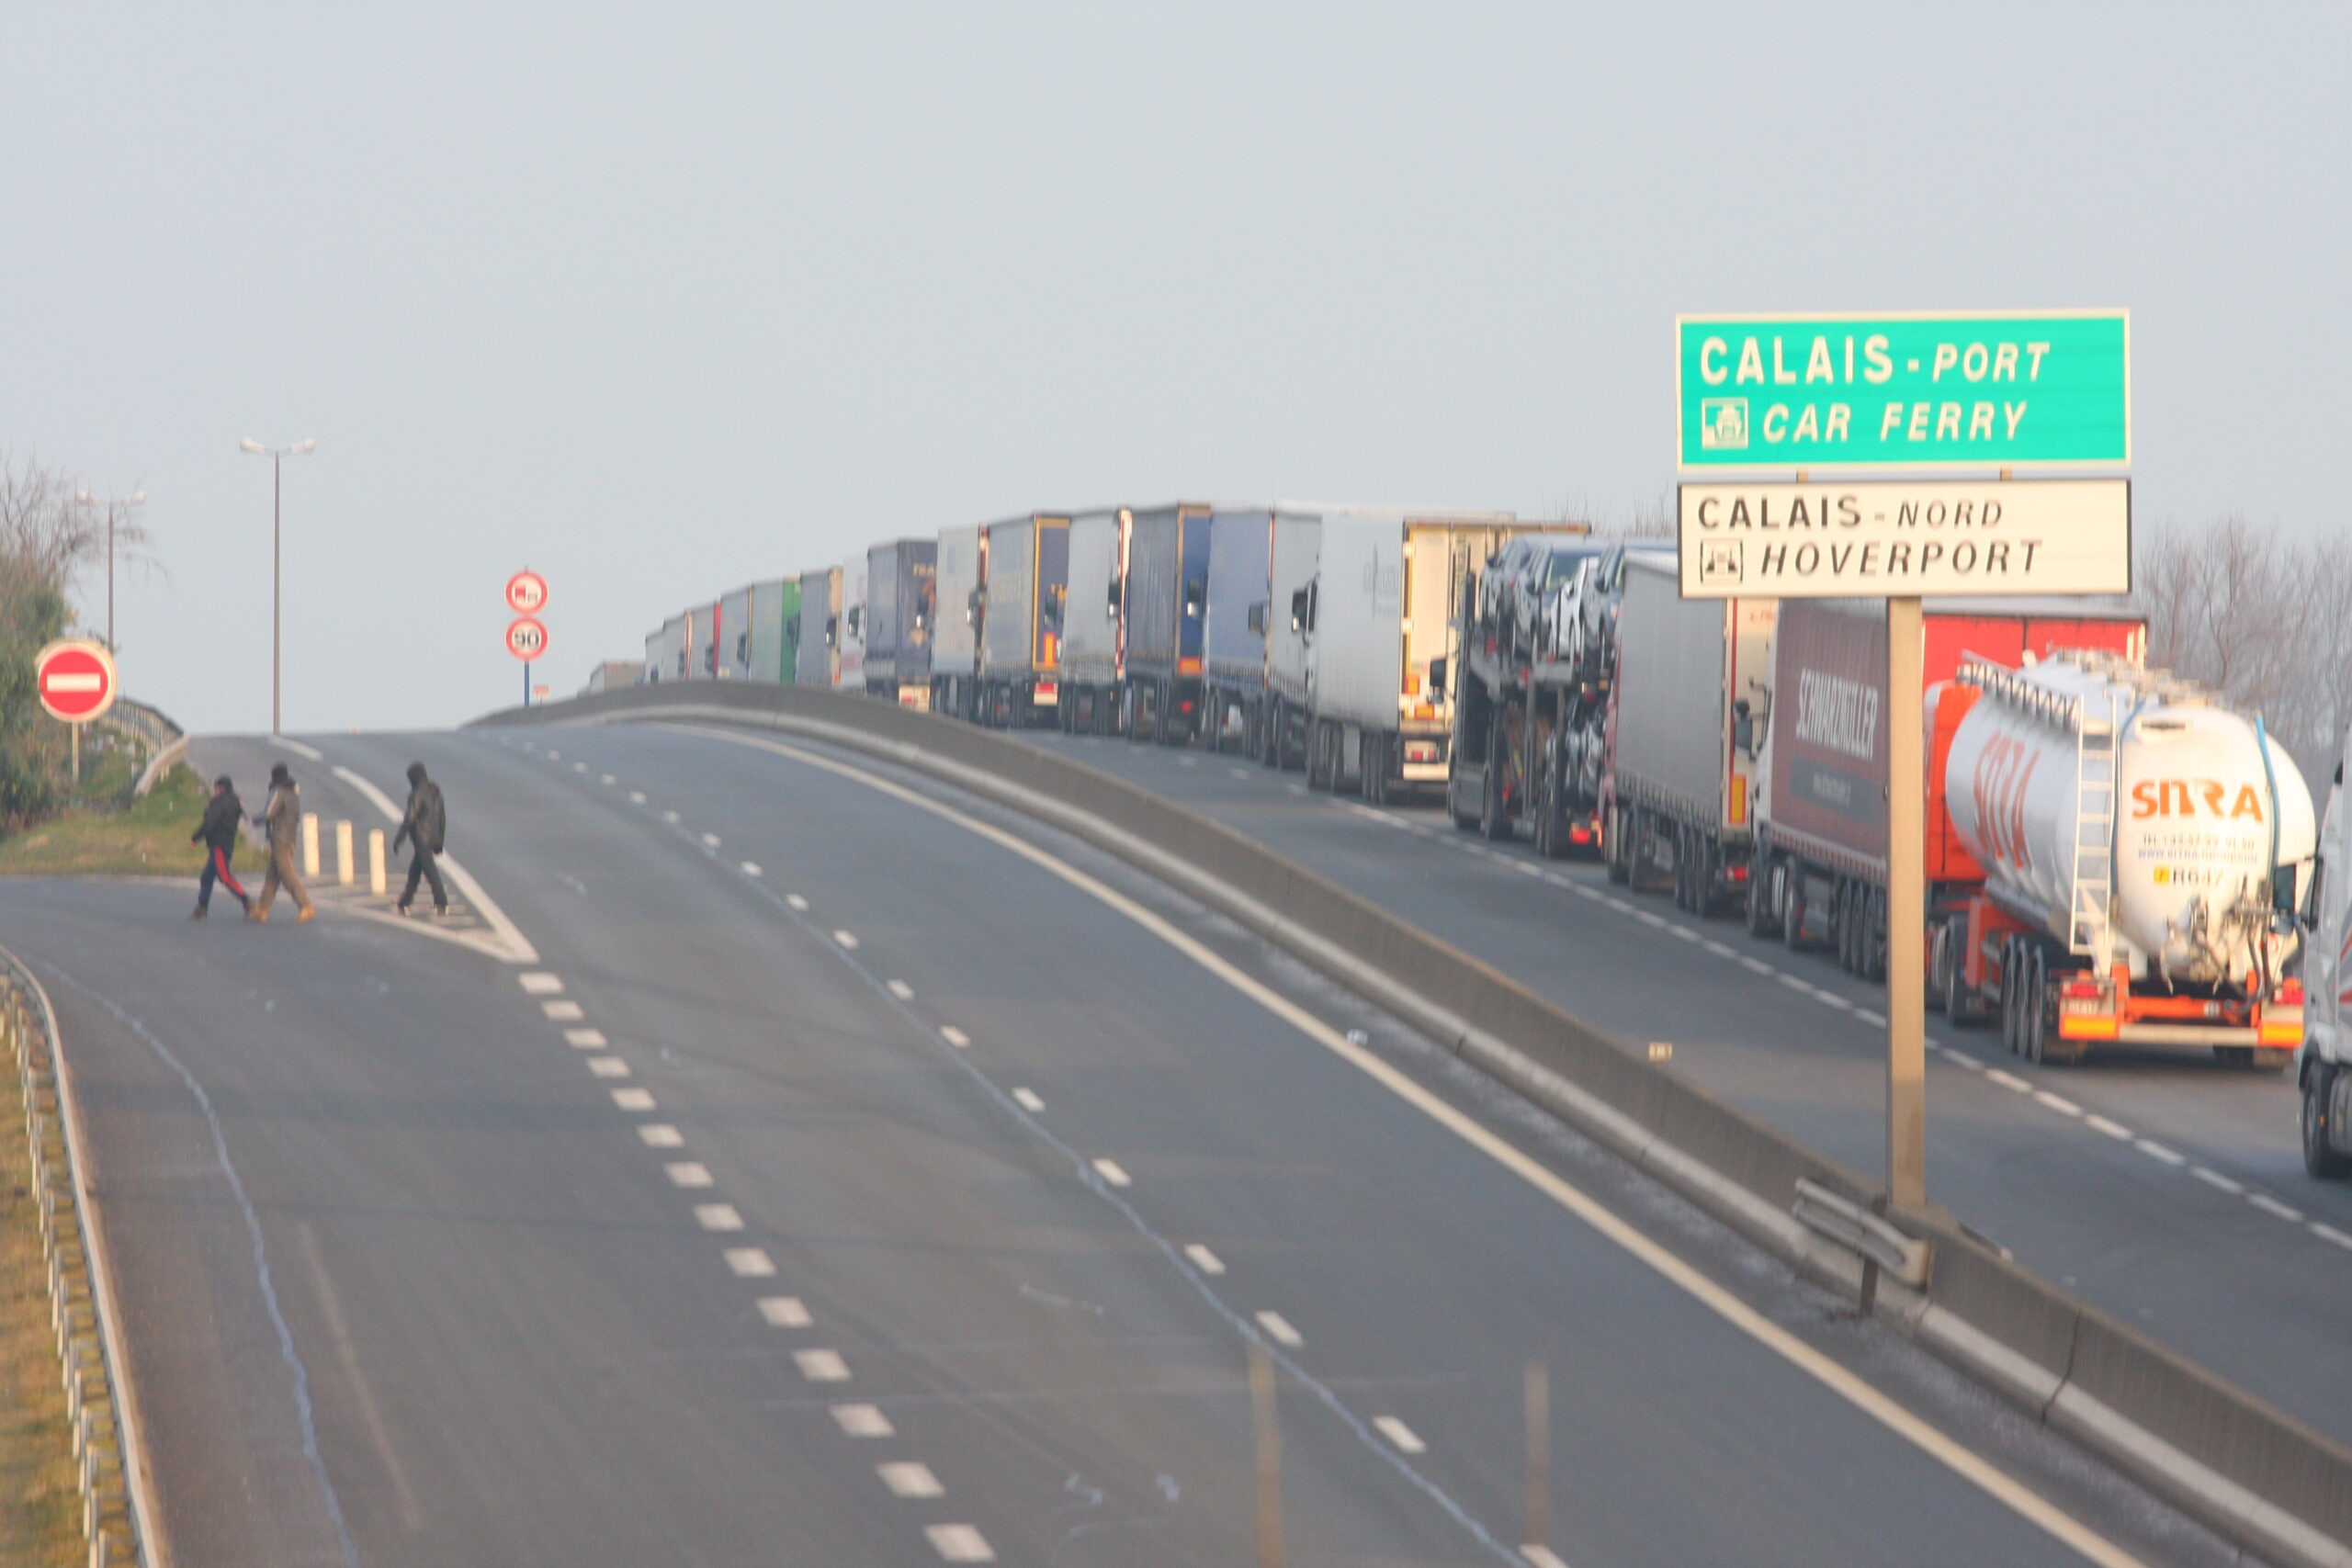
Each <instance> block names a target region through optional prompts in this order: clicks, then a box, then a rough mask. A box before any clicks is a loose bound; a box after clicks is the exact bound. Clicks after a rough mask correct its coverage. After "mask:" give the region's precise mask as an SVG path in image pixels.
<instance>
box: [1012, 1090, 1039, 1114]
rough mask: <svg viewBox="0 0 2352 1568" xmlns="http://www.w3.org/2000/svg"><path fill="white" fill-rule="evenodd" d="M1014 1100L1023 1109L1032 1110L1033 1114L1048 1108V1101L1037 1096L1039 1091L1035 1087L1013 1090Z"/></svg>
mask: <svg viewBox="0 0 2352 1568" xmlns="http://www.w3.org/2000/svg"><path fill="white" fill-rule="evenodd" d="M1012 1102H1013V1103H1014V1104H1015V1105H1018V1106H1019V1107H1021V1109H1022V1110H1023V1111H1028V1112H1030V1113H1031V1114H1032V1115H1035V1113H1036V1112H1038V1111H1043V1110H1044V1109H1046V1102H1045V1101H1044V1100H1040V1099H1038V1098H1037V1091H1036V1090H1035V1089H1014V1090H1013V1091H1012Z"/></svg>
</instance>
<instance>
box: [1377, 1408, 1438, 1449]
mask: <svg viewBox="0 0 2352 1568" xmlns="http://www.w3.org/2000/svg"><path fill="white" fill-rule="evenodd" d="M1372 1424H1373V1427H1374V1429H1375V1430H1377V1431H1378V1432H1379V1433H1380V1435H1381V1436H1382V1437H1384V1438H1387V1439H1388V1440H1389V1441H1390V1442H1392V1443H1394V1444H1396V1445H1397V1452H1399V1453H1408V1454H1418V1453H1426V1452H1428V1451H1429V1445H1428V1444H1427V1443H1425V1442H1423V1441H1421V1439H1420V1438H1419V1436H1418V1435H1417V1434H1416V1433H1415V1432H1414V1430H1413V1429H1412V1428H1411V1427H1408V1426H1406V1425H1405V1423H1404V1422H1402V1421H1400V1420H1398V1419H1397V1417H1396V1416H1374V1417H1373V1418H1372Z"/></svg>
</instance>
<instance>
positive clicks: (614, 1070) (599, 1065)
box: [588, 1056, 628, 1078]
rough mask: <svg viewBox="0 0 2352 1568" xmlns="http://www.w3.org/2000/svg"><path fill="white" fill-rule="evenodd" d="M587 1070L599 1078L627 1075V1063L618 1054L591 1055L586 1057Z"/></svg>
mask: <svg viewBox="0 0 2352 1568" xmlns="http://www.w3.org/2000/svg"><path fill="white" fill-rule="evenodd" d="M588 1070H589V1071H590V1072H592V1073H594V1074H595V1075H596V1076H597V1077H600V1078H625V1077H628V1063H627V1062H624V1061H622V1060H621V1059H620V1058H619V1057H618V1056H591V1057H589V1058H588Z"/></svg>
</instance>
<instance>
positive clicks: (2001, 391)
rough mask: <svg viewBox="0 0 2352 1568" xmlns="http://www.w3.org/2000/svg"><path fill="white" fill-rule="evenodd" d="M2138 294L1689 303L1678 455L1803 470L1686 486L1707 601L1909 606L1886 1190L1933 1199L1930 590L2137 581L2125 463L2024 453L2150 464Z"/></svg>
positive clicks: (1896, 715) (1890, 929)
mask: <svg viewBox="0 0 2352 1568" xmlns="http://www.w3.org/2000/svg"><path fill="white" fill-rule="evenodd" d="M2130 370H2131V319H2130V317H2129V315H2128V314H2127V313H2126V312H2124V311H2121V310H2078V311H2007V312H1973V311H1959V312H1943V313H1935V314H1906V315H1882V316H1854V315H1818V316H1684V317H1680V318H1678V319H1677V320H1676V321H1675V384H1676V385H1675V390H1676V401H1677V404H1678V409H1677V417H1678V422H1679V423H1678V426H1677V429H1678V448H1677V457H1678V458H1679V467H1681V468H1683V469H1685V470H1686V471H1688V470H1692V469H1700V470H1721V469H1733V468H1793V469H1795V470H1796V482H1794V483H1793V484H1792V483H1789V482H1786V481H1763V480H1740V481H1737V482H1720V483H1718V482H1704V483H1691V484H1685V485H1683V486H1681V487H1680V491H1679V502H1678V511H1679V533H1678V543H1679V568H1680V572H1681V586H1682V596H1683V597H1684V598H1686V599H1727V598H1733V597H1738V596H1743V595H1756V596H1759V597H1760V596H1765V595H1770V596H1772V597H1775V598H1782V599H1794V598H1849V597H1869V598H1878V597H1883V598H1884V599H1885V601H1886V682H1887V689H1886V723H1887V736H1886V739H1887V749H1886V754H1887V801H1886V807H1887V809H1886V830H1887V852H1886V931H1887V940H1886V1187H1887V1201H1888V1202H1889V1204H1890V1205H1892V1206H1893V1207H1894V1208H1895V1209H1898V1210H1902V1209H1912V1210H1917V1209H1920V1208H1924V1207H1925V1206H1926V1204H1927V1201H1928V1116H1927V1097H1926V1091H1927V1073H1928V1066H1927V1061H1928V1055H1927V1051H1928V1047H1927V947H1926V942H1925V941H1924V939H1923V935H1922V933H1924V932H1925V931H1926V930H1927V913H1928V911H1927V867H1926V851H1927V768H1926V750H1927V741H1926V736H1925V734H1924V733H1923V730H1924V712H1923V710H1924V706H1925V702H1924V697H1925V694H1924V692H1923V691H1922V688H1923V686H1924V685H1925V683H1926V675H1925V670H1926V640H1925V633H1924V627H1923V625H1922V617H1921V606H1920V601H1921V599H1922V598H1923V597H1924V596H1926V595H1928V594H1941V593H1973V594H2051V593H2128V592H2131V481H2130V480H2129V479H2121V478H2115V479H2025V480H2015V481H2012V480H2011V479H2010V478H2009V475H2010V472H2011V470H2012V469H2014V468H2124V467H2127V466H2128V465H2129V464H2130V462H2131V389H2130ZM1818 468H1863V469H1886V468H1930V469H1932V468H1997V469H1998V470H1999V474H2000V478H1999V479H1997V480H1984V479H1970V480H1954V479H1933V480H1928V479H1905V480H1892V481H1890V480H1868V481H1863V480H1838V479H1831V480H1829V481H1827V482H1809V474H1810V472H1811V471H1812V470H1814V469H1818Z"/></svg>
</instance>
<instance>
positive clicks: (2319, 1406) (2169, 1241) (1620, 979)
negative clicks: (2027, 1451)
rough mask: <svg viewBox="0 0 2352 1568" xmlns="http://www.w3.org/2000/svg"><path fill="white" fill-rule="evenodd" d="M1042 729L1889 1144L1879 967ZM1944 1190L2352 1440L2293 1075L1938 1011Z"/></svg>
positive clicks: (1937, 1099)
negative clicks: (2034, 1046)
mask: <svg viewBox="0 0 2352 1568" xmlns="http://www.w3.org/2000/svg"><path fill="white" fill-rule="evenodd" d="M1031 739H1035V741H1036V742H1037V743H1038V744H1040V745H1045V746H1048V747H1050V748H1052V749H1053V750H1057V751H1059V752H1061V753H1063V754H1065V755H1068V756H1071V757H1074V758H1076V759H1078V760H1079V761H1083V762H1086V763H1088V764H1090V765H1091V766H1094V767H1098V768H1102V769H1103V770H1105V771H1107V772H1109V773H1114V774H1116V775H1118V776H1120V777H1123V778H1126V779H1129V780H1131V781H1132V782H1135V783H1136V784H1143V785H1145V786H1146V787H1148V788H1151V789H1153V790H1156V791H1158V792H1160V793H1162V794H1165V795H1168V796H1169V797H1170V798H1172V799H1175V800H1179V801H1181V802H1182V803H1183V804H1185V805H1187V806H1190V807H1193V808H1195V809H1197V810H1199V811H1201V812H1203V813H1204V814H1205V815H1206V816H1208V817H1211V818H1215V819H1216V820H1217V821H1220V822H1222V823H1224V824H1226V825H1227V827H1230V828H1233V829H1237V830H1238V831H1240V832H1243V833H1247V834H1249V835H1250V836H1251V837H1252V838H1255V839H1257V840H1261V842H1263V843H1265V844H1267V845H1269V846H1270V847H1272V848H1273V849H1275V850H1278V851H1280V852H1282V853H1283V854H1285V855H1288V856H1290V857H1291V858H1292V859H1294V860H1296V861H1298V862H1299V863H1302V864H1304V865H1306V866H1308V867H1310V868H1312V869H1313V870H1315V871H1317V872H1319V873H1321V874H1323V875H1325V876H1327V877H1329V878H1330V879H1332V880H1333V881H1335V882H1338V883H1340V885H1342V886H1346V887H1349V888H1351V889H1352V890H1353V891H1355V892H1357V893H1360V894H1362V895H1363V896H1365V897H1370V898H1372V899H1374V900H1375V901H1377V902H1378V903H1380V904H1381V905H1382V906H1384V907H1385V908H1387V909H1389V910H1390V911H1391V912H1393V913H1395V914H1397V915H1399V916H1401V917H1403V918H1404V919H1408V920H1410V921H1412V922H1413V923H1414V924H1415V925H1417V926H1419V927H1420V928H1421V929H1422V930H1424V931H1430V932H1431V933H1433V934H1434V935H1437V936H1439V937H1442V938H1443V939H1444V940H1446V941H1447V942H1453V943H1454V944H1455V945H1456V946H1458V947H1460V948H1462V949H1463V950H1464V952H1467V953H1472V954H1474V955H1476V957H1478V958H1480V959H1482V960H1484V961H1486V962H1487V963H1488V964H1493V965H1495V966H1496V967H1497V968H1498V969H1500V970H1502V971H1503V972H1504V973H1506V974H1508V975H1510V976H1512V977H1513V978H1515V979H1517V980H1519V981H1521V983H1522V984H1525V985H1527V986H1529V987H1532V988H1533V989H1535V990H1537V991H1539V992H1541V993H1543V994H1544V995H1545V996H1547V997H1549V998H1552V999H1553V1000H1555V1001H1556V1002H1558V1003H1559V1004H1560V1005H1562V1006H1563V1007H1566V1009H1568V1010H1570V1011H1572V1012H1574V1013H1576V1014H1577V1016H1578V1017H1580V1018H1583V1019H1585V1020H1586V1021H1589V1022H1590V1023H1593V1024H1595V1025H1597V1026H1598V1027H1600V1028H1602V1029H1605V1030H1608V1031H1610V1032H1612V1033H1614V1034H1616V1035H1618V1036H1620V1037H1621V1038H1623V1039H1625V1040H1627V1041H1630V1042H1634V1043H1647V1042H1651V1041H1661V1042H1666V1043H1670V1044H1671V1045H1672V1046H1673V1050H1674V1056H1673V1062H1674V1068H1675V1070H1676V1071H1679V1072H1681V1073H1684V1074H1686V1075H1687V1076H1689V1077H1691V1078H1692V1079H1693V1080H1694V1081H1696V1082H1698V1083H1700V1084H1702V1085H1704V1086H1705V1087H1707V1088H1708V1089H1713V1090H1714V1091H1715V1092H1717V1093H1719V1094H1721V1095H1723V1096H1724V1097H1725V1098H1726V1099H1728V1100H1732V1101H1733V1102H1734V1103H1736V1104H1737V1105H1739V1106H1741V1107H1743V1108H1744V1109H1746V1110H1747V1111H1752V1112H1754V1113H1755V1114H1757V1115H1758V1116H1760V1117H1762V1118H1763V1119H1764V1120H1766V1121H1768V1122H1771V1123H1772V1124H1773V1125H1775V1126H1778V1127H1781V1128H1782V1129H1785V1130H1786V1131H1788V1132H1790V1133H1792V1134H1795V1135H1796V1136H1797V1137H1799V1138H1801V1139H1803V1140H1804V1142H1805V1143H1807V1144H1809V1145H1812V1146H1814V1147H1815V1148H1817V1149H1820V1150H1822V1151H1824V1152H1825V1153H1826V1154H1828V1155H1830V1156H1833V1157H1835V1158H1838V1159H1840V1160H1843V1161H1845V1162H1846V1163H1847V1164H1849V1165H1850V1166H1852V1167H1853V1168H1855V1169H1857V1170H1860V1171H1863V1172H1866V1173H1871V1174H1877V1173H1880V1172H1883V1170H1884V1168H1885V1132H1884V1126H1885V1123H1884V1111H1883V1107H1884V1104H1885V1098H1884V1096H1885V1089H1884V1084H1885V1078H1884V1074H1885V1040H1886V1032H1885V1023H1886V1020H1885V1015H1884V1013H1883V1011H1882V1010H1883V1008H1884V1007H1885V1005H1886V1001H1885V991H1884V988H1883V987H1877V986H1869V985H1865V984H1863V983H1862V982H1860V981H1859V980H1857V979H1855V978H1853V977H1851V976H1848V975H1846V974H1845V973H1844V972H1842V971H1841V970H1840V969H1839V968H1838V964H1837V963H1836V961H1835V959H1834V957H1833V956H1831V955H1830V954H1827V953H1790V952H1788V951H1787V950H1785V949H1784V948H1782V947H1781V945H1780V944H1779V943H1778V942H1767V941H1761V940H1758V939H1757V938H1754V937H1751V936H1749V935H1747V931H1745V929H1744V928H1743V927H1742V926H1741V924H1740V922H1739V921H1738V920H1736V919H1709V920H1700V919H1694V918H1692V917H1691V916H1688V915H1685V914H1683V913H1682V912H1681V911H1679V910H1678V909H1676V908H1674V905H1673V900H1672V899H1671V898H1669V897H1665V896H1663V895H1657V896H1652V895H1640V896H1636V895H1634V894H1632V893H1630V892H1629V891H1627V890H1626V889H1623V888H1621V887H1615V886H1611V885H1610V884H1609V882H1608V879H1607V877H1606V875H1605V874H1603V872H1602V870H1601V868H1600V866H1599V865H1598V864H1594V863H1587V862H1573V861H1563V862H1546V861H1543V860H1540V859H1538V858H1537V857H1536V855H1535V853H1534V852H1533V850H1532V847H1531V846H1529V845H1527V844H1525V843H1516V844H1491V845H1490V844H1488V843H1487V841H1486V840H1483V839H1481V838H1479V837H1478V836H1477V835H1476V834H1473V833H1466V832H1461V831H1459V830H1457V829H1455V828H1454V827H1453V822H1452V820H1451V818H1449V817H1448V816H1447V815H1446V814H1445V813H1444V812H1443V811H1442V810H1439V809H1435V808H1433V807H1388V808H1379V809H1375V808H1374V807H1367V806H1366V805H1364V803H1363V801H1361V800H1359V799H1356V798H1354V797H1353V796H1348V795H1341V796H1332V795H1321V794H1312V795H1311V794H1309V793H1308V792H1307V791H1306V787H1305V784H1304V783H1303V778H1302V775H1300V774H1296V773H1272V772H1269V771H1267V770H1264V769H1261V768H1260V767H1259V766H1258V765H1257V764H1256V763H1255V762H1245V761H1242V760H1241V759H1238V758H1234V757H1227V756H1215V755H1208V754H1204V753H1201V752H1197V751H1181V750H1168V749H1162V748H1158V747H1149V746H1135V745H1131V744H1129V743H1127V742H1126V741H1124V740H1115V739H1071V738H1069V737H1064V736H1061V735H1057V734H1039V735H1033V736H1032V737H1031ZM1928 1035H1929V1038H1930V1039H1931V1040H1933V1041H1935V1042H1938V1044H1937V1046H1936V1047H1935V1048H1933V1049H1931V1050H1930V1052H1929V1067H1928V1198H1929V1201H1932V1202H1935V1203H1938V1204H1939V1205H1941V1206H1942V1207H1944V1208H1946V1209H1949V1210H1950V1211H1951V1212H1952V1213H1954V1214H1956V1215H1957V1216H1958V1217H1959V1218H1960V1219H1961V1220H1962V1222H1964V1223H1965V1224H1970V1225H1972V1226H1973V1227H1974V1228H1976V1229H1977V1230H1979V1231H1981V1232H1983V1233H1984V1234H1985V1235H1988V1236H1990V1237H1991V1238H1992V1239H1993V1240H1994V1241H1996V1243H1998V1244H2000V1245H2002V1246H2004V1247H2008V1248H2010V1249H2011V1250H2012V1251H2013V1252H2015V1253H2016V1255H2017V1256H2018V1258H2019V1260H2021V1261H2022V1262H2024V1263H2026V1264H2027V1265H2029V1266H2030V1267H2031V1268H2033V1269H2036V1270H2038V1271H2040V1272H2041V1273H2042V1274H2043V1275H2045V1276H2046V1277H2048V1278H2050V1279H2052V1280H2057V1281H2058V1282H2059V1283H2061V1284H2063V1285H2064V1286H2066V1287H2067V1288H2068V1289H2070V1290H2073V1291H2075V1292H2077V1293H2078V1294H2080V1295H2081V1296H2083V1297H2084V1298H2085V1299H2086V1300H2088V1301H2090V1302H2092V1303H2096V1304H2098V1305H2099V1306H2101V1307H2104V1308H2105V1309H2107V1310H2108V1311H2109V1312H2110V1313H2113V1314H2116V1315H2117V1316H2119V1317H2120V1318H2122V1319H2123V1320H2124V1321H2126V1322H2128V1323H2131V1324H2134V1325H2137V1326H2138V1327H2140V1328H2141V1329H2143V1330H2144V1331H2146V1332H2148V1333H2151V1334H2153V1335H2154V1336H2155V1337H2157V1338H2159V1339H2162V1340H2164V1341H2165V1342H2167V1343H2169V1344H2171V1345H2172V1346H2174V1347H2175V1348H2178V1349H2179V1350H2181V1351H2182V1352H2184V1353H2185V1354H2187V1355H2188V1356H2189V1357H2190V1358H2192V1359H2196V1360H2199V1361H2201V1362H2203V1363H2204V1364H2206V1365H2207V1366H2210V1367H2211V1368H2213V1369H2214V1370H2215V1371H2219V1372H2220V1373H2222V1375H2223V1376H2225V1377H2227V1378H2229V1379H2230V1380H2231V1381H2232V1382H2235V1383H2237V1384H2238V1385H2239V1386H2240V1387H2243V1388H2245V1389H2247V1390H2249V1391H2251V1392H2253V1393H2257V1394H2259V1395H2261V1396H2262V1397H2264V1398H2266V1399H2267V1400H2269V1401H2271V1402H2272V1403H2273V1404H2277V1405H2278V1406H2279V1407H2280V1408H2282V1409H2285V1410H2288V1411H2290V1412H2291V1413H2293V1414H2294V1415H2296V1416H2300V1417H2301V1418H2302V1419H2303V1420H2305V1421H2307V1422H2309V1423H2311V1424H2312V1426H2314V1427H2318V1428H2320V1429H2321V1430H2323V1431H2325V1432H2328V1433H2330V1434H2332V1435H2333V1436H2335V1438H2339V1439H2342V1440H2346V1441H2352V1358H2346V1356H2344V1355H2343V1354H2342V1347H2343V1342H2344V1303H2345V1302H2346V1299H2347V1294H2352V1186H2347V1185H2346V1184H2343V1183H2321V1182H2315V1181H2312V1180H2311V1179H2308V1178H2307V1177H2306V1176H2305V1175H2304V1174H2303V1169H2302V1158H2301V1148H2300V1145H2298V1143H2297V1136H2298V1134H2297V1122H2296V1102H2295V1092H2294V1089H2293V1085H2292V1083H2291V1081H2290V1079H2289V1078H2287V1077H2281V1076H2278V1075H2266V1074H2255V1073H2250V1072H2247V1071H2245V1070H2244V1069H2240V1068H2229V1067H2223V1066H2221V1065H2220V1064H2218V1063H2216V1062H2214V1061H2212V1060H2211V1057H2210V1056H2207V1055H2154V1054H2149V1053H2126V1054H2120V1055H2116V1054H2098V1055H2093V1056H2092V1057H2091V1058H2090V1059H2089V1060H2088V1061H2087V1062H2086V1063H2085V1064H2084V1065H2082V1066H2075V1067H2055V1068H2053V1067H2042V1066H2031V1065H2030V1064H2027V1063H2025V1062H2023V1061H2021V1060H2019V1059H2018V1058H2015V1057H2011V1056H2008V1055H2005V1054H2004V1053H2003V1051H2002V1048H2001V1042H2000V1034H1999V1032H1998V1031H1997V1030H1983V1029H1978V1030H1962V1029H1954V1028H1952V1027H1951V1025H1950V1024H1949V1023H1948V1022H1947V1021H1945V1020H1944V1019H1943V1018H1941V1017H1940V1016H1937V1015H1931V1016H1930V1017H1929V1019H1928Z"/></svg>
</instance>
